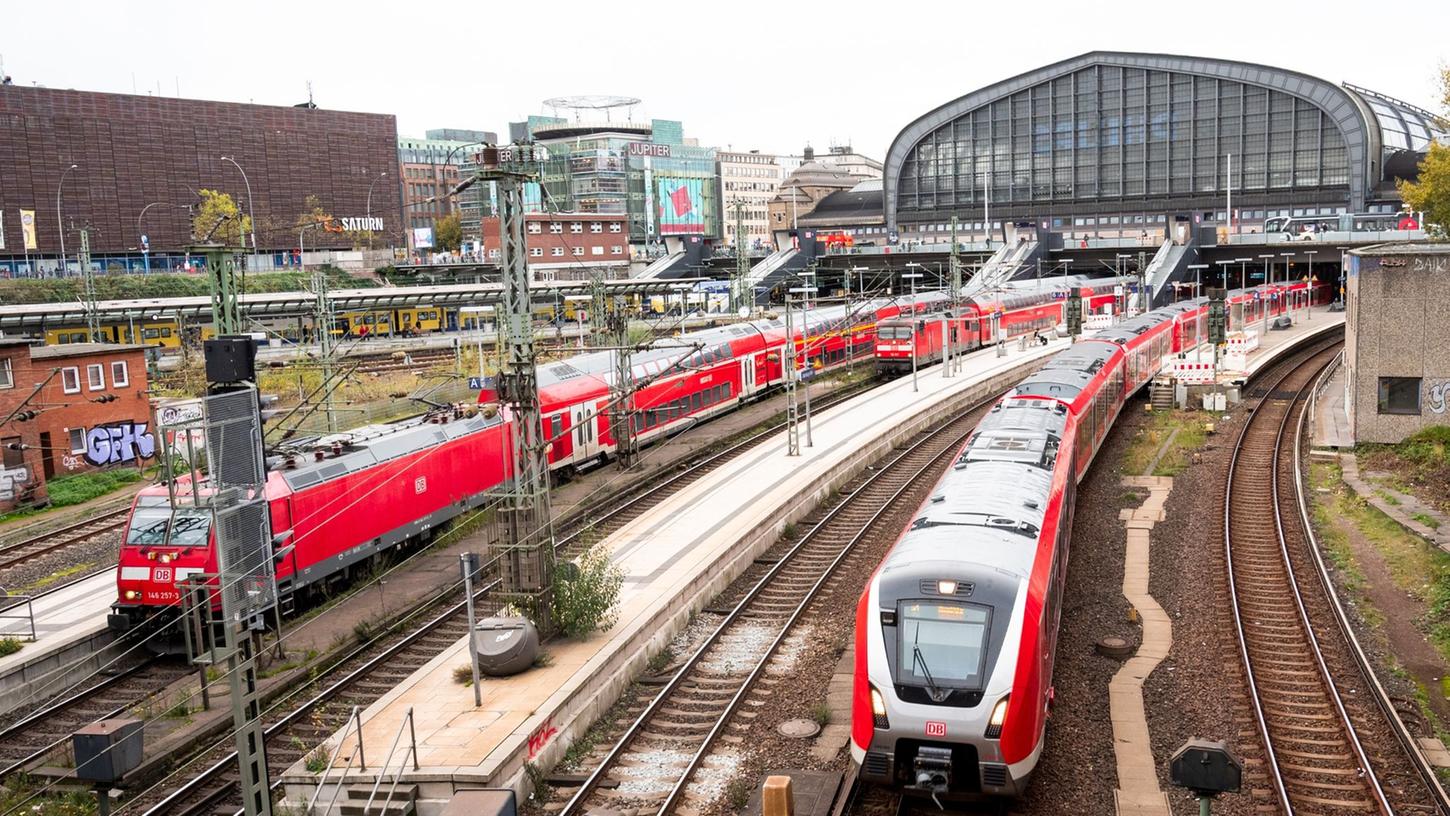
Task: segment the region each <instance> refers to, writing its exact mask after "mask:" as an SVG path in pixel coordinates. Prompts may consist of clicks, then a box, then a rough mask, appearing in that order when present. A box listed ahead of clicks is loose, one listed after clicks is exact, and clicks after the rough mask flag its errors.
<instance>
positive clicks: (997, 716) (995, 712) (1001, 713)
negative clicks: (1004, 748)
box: [986, 695, 1011, 739]
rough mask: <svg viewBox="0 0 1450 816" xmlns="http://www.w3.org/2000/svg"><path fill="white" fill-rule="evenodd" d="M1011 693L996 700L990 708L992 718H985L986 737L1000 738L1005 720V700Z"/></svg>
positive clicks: (1009, 697)
mask: <svg viewBox="0 0 1450 816" xmlns="http://www.w3.org/2000/svg"><path fill="white" fill-rule="evenodd" d="M1009 699H1011V695H1008V696H1006V697H1003V698H1002V699H1000V700H998V701H997V705H995V706H993V708H992V718H991V719H989V720H987V734H986V736H987V739H1000V738H1001V737H1002V726H1003V725H1004V724H1005V723H1006V722H1007V701H1008V700H1009Z"/></svg>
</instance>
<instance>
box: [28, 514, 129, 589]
mask: <svg viewBox="0 0 1450 816" xmlns="http://www.w3.org/2000/svg"><path fill="white" fill-rule="evenodd" d="M130 512H131V504H130V503H129V502H127V503H126V504H125V505H123V506H121V507H118V508H115V509H109V510H104V511H102V512H101V513H100V514H99V515H97V516H95V517H93V518H89V519H86V520H84V521H78V522H75V523H73V524H67V525H66V526H64V527H60V528H58V529H55V530H48V531H46V532H43V533H37V534H35V535H32V536H28V537H26V538H23V539H21V540H20V541H17V542H15V543H13V544H6V545H4V546H0V572H3V571H5V570H7V569H10V568H11V567H14V566H17V565H19V564H23V563H25V562H26V561H30V560H32V559H35V558H39V557H40V556H42V555H46V554H49V553H53V552H58V551H60V550H63V549H65V548H66V547H70V546H72V545H74V544H79V543H80V542H82V541H89V540H90V539H92V538H95V537H96V536H98V535H101V534H102V533H109V532H111V531H112V530H116V529H119V528H120V527H122V526H124V525H125V524H126V516H127V515H128V514H129V513H130Z"/></svg>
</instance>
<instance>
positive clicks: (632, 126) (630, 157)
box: [462, 116, 721, 254]
mask: <svg viewBox="0 0 1450 816" xmlns="http://www.w3.org/2000/svg"><path fill="white" fill-rule="evenodd" d="M509 134H510V136H511V137H512V138H515V139H518V138H527V139H532V140H533V141H535V142H537V143H538V144H540V145H542V146H543V147H544V148H545V149H546V150H547V151H548V154H549V158H548V160H547V161H546V162H545V163H544V167H543V169H542V174H541V179H540V184H539V185H537V189H531V190H528V191H526V203H527V206H528V208H529V209H531V210H535V211H541V212H542V211H551V212H584V213H613V214H623V215H624V216H626V221H627V224H628V231H629V232H628V236H629V242H630V244H631V245H632V249H633V251H634V252H635V253H636V254H640V253H643V252H644V251H646V250H648V249H650V248H653V247H658V246H662V245H663V243H664V241H665V239H666V238H669V237H682V236H686V235H700V236H704V237H705V238H709V239H717V240H718V239H719V238H720V236H721V205H720V189H719V185H718V184H717V182H716V167H715V164H716V150H715V148H713V147H701V146H700V145H699V144H698V143H697V142H696V140H694V139H687V138H685V136H684V128H683V126H682V125H681V123H680V122H678V121H674V120H669V119H652V120H650V121H648V122H633V121H627V120H617V121H598V122H580V121H574V120H569V119H564V118H561V117H549V116H531V117H529V119H528V120H527V121H526V122H515V123H512V124H510V125H509ZM531 186H532V185H531ZM487 196H488V191H487V190H486V189H483V190H479V191H478V192H477V193H476V194H475V195H473V196H470V197H468V198H465V200H464V201H463V202H462V206H463V222H464V234H465V235H477V234H478V225H479V223H480V219H481V216H482V215H486V214H488V213H487V212H486V211H488V210H489V209H490V207H489V199H488V198H487Z"/></svg>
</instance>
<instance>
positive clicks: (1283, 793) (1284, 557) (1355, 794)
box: [1223, 341, 1450, 814]
mask: <svg viewBox="0 0 1450 816" xmlns="http://www.w3.org/2000/svg"><path fill="white" fill-rule="evenodd" d="M1341 342H1342V341H1335V342H1332V343H1326V344H1321V345H1317V346H1314V347H1311V348H1310V349H1308V350H1306V351H1302V352H1299V353H1297V354H1296V355H1295V356H1294V357H1292V358H1290V360H1289V361H1288V362H1287V364H1285V365H1284V366H1283V369H1285V370H1284V373H1283V374H1281V375H1279V376H1277V378H1275V379H1273V380H1271V381H1269V382H1268V384H1267V385H1266V386H1263V387H1261V388H1256V389H1255V390H1257V391H1259V392H1260V393H1261V394H1262V396H1261V397H1260V398H1259V400H1258V401H1257V403H1256V404H1255V407H1254V409H1253V413H1252V415H1251V417H1250V418H1249V420H1248V421H1247V422H1246V423H1245V425H1244V427H1243V429H1242V431H1241V433H1240V436H1239V438H1238V440H1237V442H1236V444H1235V448H1234V452H1233V456H1232V459H1231V462H1230V465H1229V473H1228V480H1227V486H1226V489H1225V496H1224V517H1223V519H1224V549H1225V554H1226V558H1227V562H1228V588H1229V597H1230V600H1231V609H1232V615H1233V621H1234V627H1235V630H1236V634H1237V637H1238V642H1239V650H1240V658H1241V660H1242V662H1243V665H1244V670H1245V677H1246V679H1247V685H1248V696H1249V703H1250V706H1251V710H1252V712H1253V717H1254V719H1255V720H1256V721H1257V726H1258V730H1259V733H1260V735H1261V737H1262V741H1263V749H1264V755H1265V762H1264V763H1263V764H1264V769H1265V771H1266V773H1267V774H1268V778H1269V781H1270V783H1271V786H1272V792H1271V797H1272V799H1273V800H1274V803H1275V804H1276V805H1277V807H1278V808H1279V809H1280V810H1281V811H1282V812H1284V813H1289V814H1294V813H1381V814H1391V813H1442V814H1450V801H1447V800H1446V798H1445V794H1444V791H1443V790H1442V789H1441V788H1440V785H1439V783H1438V782H1437V781H1436V778H1435V775H1434V771H1433V769H1431V768H1429V767H1428V765H1427V764H1426V763H1425V762H1424V759H1423V757H1422V756H1421V755H1420V753H1419V751H1418V749H1417V748H1415V747H1414V740H1413V737H1412V736H1411V735H1410V734H1409V733H1408V731H1407V730H1406V728H1405V726H1404V723H1403V722H1402V721H1401V720H1400V718H1399V717H1398V716H1397V715H1396V714H1395V713H1394V712H1395V707H1394V704H1393V701H1391V700H1390V699H1389V697H1388V695H1386V694H1385V693H1384V690H1383V688H1381V687H1380V686H1379V684H1378V683H1377V682H1376V681H1375V680H1374V675H1373V671H1372V670H1371V669H1370V666H1369V664H1368V661H1367V660H1365V659H1364V655H1363V652H1362V650H1360V649H1359V647H1358V644H1357V642H1356V640H1355V636H1354V633H1353V630H1352V628H1351V627H1350V626H1349V624H1348V621H1347V619H1346V618H1345V617H1344V614H1343V611H1342V610H1341V609H1340V608H1339V606H1338V602H1337V598H1335V597H1334V596H1333V589H1332V584H1331V582H1330V581H1329V577H1328V575H1327V573H1326V572H1325V570H1324V567H1323V563H1322V561H1320V560H1319V558H1318V554H1317V551H1316V548H1315V546H1314V542H1313V540H1312V530H1311V528H1310V525H1309V524H1308V515H1307V509H1306V508H1307V506H1306V505H1305V504H1304V502H1303V494H1302V487H1301V486H1300V485H1299V482H1300V479H1299V476H1300V473H1299V469H1298V457H1299V451H1300V445H1301V442H1302V430H1297V429H1301V428H1302V423H1303V418H1304V416H1305V408H1306V406H1307V404H1308V399H1309V396H1310V393H1311V391H1312V387H1313V384H1314V381H1315V378H1316V376H1317V375H1318V374H1319V373H1320V372H1321V371H1323V370H1324V369H1325V368H1326V367H1327V366H1328V365H1329V364H1330V362H1331V360H1332V359H1333V358H1334V357H1335V355H1336V354H1337V353H1338V347H1339V345H1340V343H1341ZM1266 505H1267V506H1266ZM1366 689H1368V692H1369V693H1364V692H1365V690H1366Z"/></svg>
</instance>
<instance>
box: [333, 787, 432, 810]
mask: <svg viewBox="0 0 1450 816" xmlns="http://www.w3.org/2000/svg"><path fill="white" fill-rule="evenodd" d="M391 784H392V783H391V782H389V781H386V780H385V781H384V782H383V784H382V786H381V787H379V788H378V792H377V795H376V796H373V789H372V786H370V785H365V786H357V787H353V786H349V787H348V789H347V798H346V799H344V800H343V802H342V807H341V813H342V816H416V814H417V812H418V786H417V785H403V784H399V785H398V786H397V787H396V788H394V789H392V790H389V789H388V788H389V786H390V785H391ZM370 796H372V799H373V804H372V806H371V807H369V806H368V797H370Z"/></svg>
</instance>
